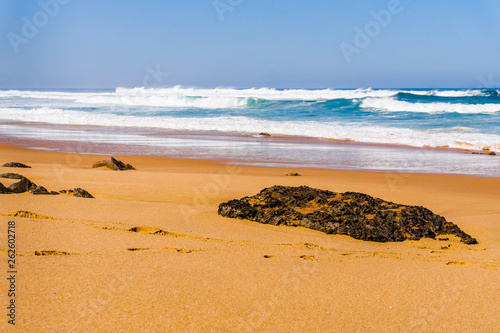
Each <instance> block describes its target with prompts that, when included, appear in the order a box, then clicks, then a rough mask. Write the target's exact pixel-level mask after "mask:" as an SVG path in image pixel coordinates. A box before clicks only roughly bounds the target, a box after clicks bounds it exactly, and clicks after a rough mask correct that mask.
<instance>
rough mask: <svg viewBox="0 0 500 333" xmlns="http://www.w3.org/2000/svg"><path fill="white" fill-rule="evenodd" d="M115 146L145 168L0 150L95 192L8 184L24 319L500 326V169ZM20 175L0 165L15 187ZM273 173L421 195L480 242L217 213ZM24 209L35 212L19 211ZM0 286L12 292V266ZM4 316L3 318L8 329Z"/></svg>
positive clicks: (70, 328)
mask: <svg viewBox="0 0 500 333" xmlns="http://www.w3.org/2000/svg"><path fill="white" fill-rule="evenodd" d="M115 157H116V158H118V159H119V160H122V161H124V162H126V163H130V164H132V165H133V166H135V167H136V168H137V170H135V171H123V172H122V171H120V172H114V171H110V170H105V169H92V168H91V165H92V163H93V162H95V161H98V160H102V159H103V158H105V157H103V156H95V155H94V156H93V155H77V154H66V153H55V152H45V151H36V150H27V149H20V148H16V147H13V146H6V145H0V165H1V164H3V163H5V162H11V161H16V162H22V163H25V164H28V165H30V166H32V168H31V169H13V168H0V173H4V172H16V173H20V174H22V175H24V176H26V177H27V178H29V179H30V180H32V181H33V182H35V183H36V184H38V185H42V186H44V187H46V188H47V189H48V190H61V189H71V188H75V187H81V188H84V189H86V190H87V191H89V192H90V193H91V194H92V195H94V197H95V199H84V198H76V197H73V196H69V195H57V196H34V195H31V194H29V193H23V194H8V195H0V214H3V215H1V216H0V221H1V222H2V223H1V225H2V226H3V227H2V229H1V230H0V235H1V237H0V249H1V250H2V253H4V255H3V256H4V258H5V259H4V261H5V262H6V261H7V253H6V249H7V222H8V221H10V220H14V221H16V228H17V229H16V230H17V237H18V238H17V249H18V274H17V278H18V286H17V288H18V295H17V297H16V302H17V306H18V314H17V318H16V331H19V332H92V331H101V332H117V331H119V332H137V331H142V332H162V331H170V332H177V331H181V332H183V331H186V332H211V331H213V332H235V331H243V332H244V331H249V332H271V331H277V332H356V331H360V332H443V331H447V332H453V331H455V332H458V331H476V332H493V331H495V330H496V329H497V328H498V327H499V326H500V319H499V317H498V313H499V312H500V302H499V300H498V295H499V294H500V259H499V258H500V224H499V221H500V205H499V203H500V191H499V189H500V178H487V177H469V176H456V175H434V174H410V173H387V172H358V171H336V170H323V169H301V168H293V169H291V168H266V167H255V166H238V165H230V164H224V163H219V162H218V161H208V160H190V159H172V158H163V157H151V156H149V157H143V156H115ZM289 172H298V173H300V174H302V176H301V177H286V176H285V174H286V173H289ZM14 181H15V180H11V179H3V178H2V179H0V182H1V183H3V184H4V185H6V186H8V185H10V184H11V183H13V182H14ZM277 184H281V185H293V186H298V185H308V186H311V187H317V188H322V189H328V190H331V191H335V192H344V191H358V192H364V193H367V194H370V195H372V196H375V197H380V198H382V199H385V200H390V201H394V202H398V203H402V204H409V205H410V204H412V205H422V206H424V207H427V208H429V209H431V210H432V211H433V212H435V213H437V214H440V215H443V216H444V217H446V219H447V220H449V221H452V222H454V223H456V224H457V225H458V226H459V227H460V228H461V229H462V230H464V231H465V232H466V233H468V234H470V235H471V236H472V237H475V238H476V239H477V240H478V242H479V244H477V245H465V244H463V243H460V242H458V241H457V240H456V239H453V238H450V239H449V240H448V241H439V240H431V239H423V240H420V241H405V242H401V243H374V242H365V241H359V240H354V239H352V238H350V237H346V236H333V235H326V234H322V233H320V232H316V231H312V230H308V229H305V228H293V227H276V226H270V225H262V224H258V223H255V222H250V221H245V220H235V219H228V218H224V217H221V216H219V215H217V207H218V205H219V203H221V202H224V201H227V200H230V199H234V198H241V197H243V196H247V195H254V194H256V193H257V192H259V191H260V190H261V189H263V188H265V187H268V186H272V185H277ZM20 210H23V211H29V212H32V213H36V214H38V215H39V216H28V217H19V216H17V217H13V216H11V215H12V214H13V213H15V212H17V211H20ZM35 251H36V253H35ZM42 251H52V252H42ZM37 254H38V255H37ZM40 254H46V255H40ZM5 274H6V273H5ZM0 288H1V290H2V291H1V295H2V296H1V297H0V300H1V302H2V304H7V302H8V299H7V297H6V296H7V295H6V292H5V291H6V290H7V289H8V285H7V281H6V280H5V279H2V283H1V284H0ZM6 318H7V317H6V316H4V320H2V321H1V323H0V330H2V331H4V330H5V329H10V330H12V327H9V326H10V325H7V319H6Z"/></svg>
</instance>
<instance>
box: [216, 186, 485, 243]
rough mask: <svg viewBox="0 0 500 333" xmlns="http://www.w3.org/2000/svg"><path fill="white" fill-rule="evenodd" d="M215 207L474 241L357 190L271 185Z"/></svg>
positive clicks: (352, 228)
mask: <svg viewBox="0 0 500 333" xmlns="http://www.w3.org/2000/svg"><path fill="white" fill-rule="evenodd" d="M218 212H219V214H220V215H222V216H225V217H231V218H238V219H247V220H251V221H256V222H260V223H265V224H272V225H287V226H302V227H306V228H310V229H314V230H319V231H322V232H325V233H327V234H336V235H348V236H351V237H353V238H356V239H361V240H366V241H375V242H400V241H404V240H407V239H411V240H418V239H421V238H424V237H425V238H435V237H436V236H437V235H449V234H452V235H456V236H457V237H459V238H460V239H461V241H462V242H464V243H466V244H477V241H476V239H474V238H472V237H471V236H469V235H468V234H466V233H465V232H463V231H462V230H460V228H458V226H456V225H455V224H453V223H451V222H447V221H446V219H445V218H444V217H442V216H439V215H436V214H434V213H432V212H431V211H430V210H428V209H427V208H424V207H421V206H408V205H400V204H396V203H393V202H388V201H384V200H382V199H378V198H374V197H371V196H369V195H367V194H363V193H357V192H345V193H336V192H331V191H325V190H319V189H314V188H310V187H308V186H300V187H290V186H273V187H269V188H266V189H264V190H262V191H261V192H260V193H259V194H257V195H255V196H253V197H244V198H242V199H240V200H231V201H228V202H225V203H221V204H220V205H219V211H218Z"/></svg>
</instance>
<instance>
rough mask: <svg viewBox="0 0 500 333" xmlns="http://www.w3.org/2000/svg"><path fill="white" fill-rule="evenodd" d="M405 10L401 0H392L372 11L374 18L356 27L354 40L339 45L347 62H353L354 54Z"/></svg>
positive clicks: (358, 52) (366, 45)
mask: <svg viewBox="0 0 500 333" xmlns="http://www.w3.org/2000/svg"><path fill="white" fill-rule="evenodd" d="M409 1H411V0H409ZM403 10H404V7H403V5H402V4H401V1H400V0H390V1H389V2H388V3H387V7H386V9H381V10H379V11H374V10H372V11H370V16H371V17H372V19H371V20H370V21H368V22H367V23H366V24H365V25H364V27H362V28H360V27H359V26H355V27H354V32H355V35H354V38H353V40H352V42H350V43H348V42H345V41H344V42H342V43H340V45H339V47H340V50H341V51H342V54H343V55H344V58H345V60H346V61H347V63H351V62H352V56H353V55H354V54H360V53H361V51H362V50H363V49H365V48H367V47H368V46H369V45H370V44H371V42H372V41H373V40H374V39H375V38H377V37H378V36H379V35H380V34H381V33H382V31H383V29H384V28H387V27H388V26H389V25H390V24H391V22H392V19H393V17H394V16H395V15H398V14H400V13H401V12H403Z"/></svg>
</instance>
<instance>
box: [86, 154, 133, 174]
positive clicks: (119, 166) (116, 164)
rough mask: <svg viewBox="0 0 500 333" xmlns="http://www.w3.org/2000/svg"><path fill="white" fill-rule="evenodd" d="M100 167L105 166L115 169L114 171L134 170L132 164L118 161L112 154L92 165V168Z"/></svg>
mask: <svg viewBox="0 0 500 333" xmlns="http://www.w3.org/2000/svg"><path fill="white" fill-rule="evenodd" d="M100 167H106V168H108V169H111V170H115V171H123V170H135V168H134V167H133V166H132V165H130V164H125V163H123V162H122V161H118V160H117V159H116V158H114V157H113V156H111V157H110V158H108V159H106V160H103V161H98V162H95V163H94V164H93V165H92V168H100Z"/></svg>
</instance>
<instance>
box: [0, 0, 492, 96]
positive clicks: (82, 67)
mask: <svg viewBox="0 0 500 333" xmlns="http://www.w3.org/2000/svg"><path fill="white" fill-rule="evenodd" d="M499 33H500V1H497V0H483V1H472V0H414V1H411V0H384V1H380V0H335V1H332V0H215V1H214V0H149V1H146V0H144V1H129V0H41V1H31V0H24V1H20V0H0V64H1V65H0V88H3V89H8V88H14V89H55V88H89V89H95V88H115V87H139V86H146V87H160V86H174V85H183V86H195V87H206V88H212V87H217V86H225V87H237V88H250V87H274V88H368V87H371V88H478V87H483V88H490V87H499V86H500V37H499V36H500V34H499Z"/></svg>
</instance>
